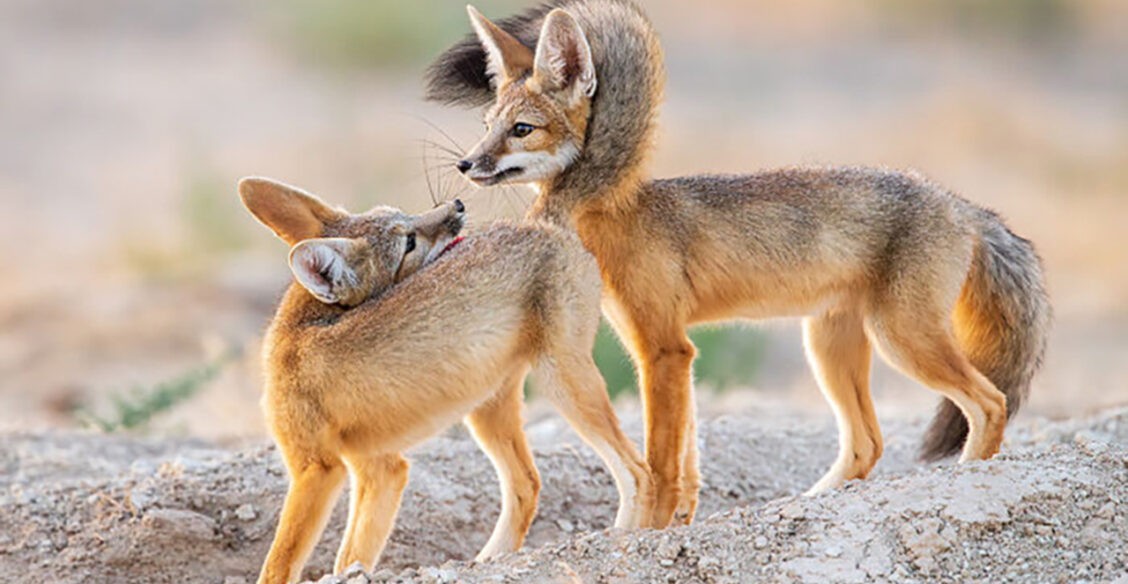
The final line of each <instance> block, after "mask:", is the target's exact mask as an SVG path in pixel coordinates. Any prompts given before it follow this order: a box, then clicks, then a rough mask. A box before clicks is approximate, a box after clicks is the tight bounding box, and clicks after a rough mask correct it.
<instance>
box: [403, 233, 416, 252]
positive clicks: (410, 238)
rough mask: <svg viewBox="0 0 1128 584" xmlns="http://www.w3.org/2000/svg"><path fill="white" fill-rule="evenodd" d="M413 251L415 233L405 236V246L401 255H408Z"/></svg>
mask: <svg viewBox="0 0 1128 584" xmlns="http://www.w3.org/2000/svg"><path fill="white" fill-rule="evenodd" d="M414 250H415V232H414V231H413V232H411V233H408V234H407V245H406V246H405V247H404V250H403V253H405V254H408V253H411V252H412V251H414Z"/></svg>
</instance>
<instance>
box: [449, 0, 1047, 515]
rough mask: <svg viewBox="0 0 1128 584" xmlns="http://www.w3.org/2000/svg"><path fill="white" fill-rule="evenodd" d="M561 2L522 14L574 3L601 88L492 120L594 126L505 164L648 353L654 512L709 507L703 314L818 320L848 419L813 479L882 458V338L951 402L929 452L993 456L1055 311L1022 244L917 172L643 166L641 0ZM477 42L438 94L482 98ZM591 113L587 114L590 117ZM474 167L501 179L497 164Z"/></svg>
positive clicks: (886, 351) (523, 22)
mask: <svg viewBox="0 0 1128 584" xmlns="http://www.w3.org/2000/svg"><path fill="white" fill-rule="evenodd" d="M557 5H558V6H560V8H556V9H554V10H552V11H551V12H548V14H547V15H543V14H542V13H539V12H533V13H530V14H529V15H527V16H525V17H522V18H520V19H515V20H512V28H513V31H514V34H520V35H521V36H522V38H525V39H526V40H527V39H528V38H530V36H531V34H532V33H530V30H535V26H536V25H537V24H538V23H539V22H542V21H543V28H542V30H541V33H540V37H541V38H545V37H546V36H547V30H548V27H549V23H550V22H553V21H556V22H560V21H562V20H564V19H565V18H566V17H567V16H569V15H570V16H571V17H573V18H574V19H575V21H576V22H578V25H579V27H580V28H581V29H582V30H583V33H584V35H582V36H579V37H576V38H575V39H574V40H573V41H571V42H587V41H590V43H591V47H590V48H591V50H592V53H593V54H594V66H595V68H596V73H597V77H598V80H599V81H598V90H597V93H596V94H595V96H594V98H593V99H586V98H585V99H581V100H579V102H576V101H575V100H574V96H575V92H574V91H573V90H571V89H568V88H564V89H556V90H552V91H545V90H544V88H543V87H541V86H539V84H536V83H529V82H520V81H510V82H507V83H505V84H503V86H502V87H501V88H500V89H499V90H498V91H497V92H496V100H495V104H494V105H493V106H492V107H491V108H490V109H489V111H488V113H487V115H486V122H487V124H489V125H490V126H491V127H495V126H502V127H505V126H507V125H509V124H512V123H514V122H515V121H518V119H519V118H520V117H521V116H526V117H534V116H540V117H545V118H550V119H556V120H557V125H564V126H568V127H576V126H583V127H586V128H587V131H586V135H585V137H584V138H583V139H582V140H578V141H577V139H576V138H575V137H574V134H571V133H560V134H558V135H557V136H556V138H555V139H554V141H555V142H558V143H572V144H573V146H574V147H575V148H578V149H579V151H580V154H579V155H578V156H577V158H576V159H575V161H574V162H573V163H572V164H570V165H569V166H568V167H567V168H565V169H564V170H562V171H561V172H559V173H556V174H552V175H549V176H543V177H541V178H539V179H537V180H534V181H531V180H527V177H523V176H520V175H517V176H506V177H504V179H505V180H506V181H507V182H532V183H534V185H535V186H536V188H537V190H538V192H539V196H538V198H537V200H536V202H535V203H534V205H533V207H532V210H531V211H530V215H531V216H533V217H538V218H544V219H548V220H551V221H554V222H556V223H559V224H562V225H567V226H570V227H572V228H574V229H575V230H576V231H577V233H578V234H579V236H580V238H581V240H582V241H583V243H584V245H585V246H586V247H587V248H588V249H589V250H590V251H591V252H592V254H593V255H595V257H596V259H597V260H598V262H599V266H600V270H601V274H602V279H603V285H604V303H603V304H604V312H605V314H606V316H607V317H608V319H609V320H610V321H611V323H612V325H613V326H614V328H615V330H616V331H617V332H618V334H619V336H620V337H621V338H622V339H623V341H624V343H625V344H626V346H627V348H628V349H629V350H630V352H631V354H632V356H633V358H634V360H635V362H636V364H637V366H638V371H639V385H640V390H641V394H642V400H643V406H644V409H645V416H646V420H645V421H646V433H647V435H646V456H647V460H648V462H649V464H650V467H651V470H652V472H653V473H654V478H655V482H656V486H657V498H656V503H655V511H654V515H653V519H654V525H655V526H658V527H661V526H665V525H666V524H668V523H670V522H671V520H672V519H673V518H675V517H676V519H677V521H679V522H688V521H690V520H691V519H692V516H693V514H694V511H695V508H696V504H697V490H698V485H699V476H698V470H697V464H696V460H697V452H696V438H695V436H694V421H693V418H694V412H693V386H692V374H691V366H692V362H693V359H694V356H695V353H696V351H695V349H694V347H693V344H692V343H691V342H690V340H689V338H688V336H687V334H686V330H687V328H688V327H689V326H691V325H693V324H697V323H703V322H712V321H722V320H731V319H761V318H770V317H787V316H792V317H804V318H805V324H804V330H805V337H806V346H807V354H808V357H809V360H810V363H811V365H812V368H813V369H814V370H815V372H816V376H817V378H818V381H819V385H820V387H821V388H822V390H823V393H824V394H825V396H826V398H827V400H828V401H829V402H830V403H831V405H832V407H833V409H834V411H835V414H836V416H837V418H838V422H839V433H840V439H839V456H838V459H837V460H836V462H835V463H834V465H833V466H832V467H831V469H830V470H829V471H828V472H827V473H826V475H825V476H824V477H823V478H822V479H821V480H819V481H818V482H817V483H816V484H815V485H814V486H813V487H812V488H811V491H809V492H810V493H815V492H819V491H822V490H825V489H829V488H834V487H836V486H838V485H840V484H841V483H842V482H844V481H847V480H851V479H860V478H864V477H865V476H866V475H868V474H869V472H870V471H871V470H872V468H873V466H874V464H876V462H877V459H878V457H880V456H881V452H882V439H881V432H880V429H879V428H878V424H877V419H876V416H875V415H874V407H873V403H872V401H871V398H870V391H869V367H870V359H871V357H870V355H871V348H876V349H877V351H878V352H879V353H880V354H881V355H882V356H883V357H884V358H885V359H886V361H888V362H889V363H890V364H892V365H894V366H895V367H897V368H898V369H900V370H901V371H902V372H904V373H906V374H907V375H909V376H911V377H914V378H916V379H917V380H919V381H920V382H922V383H923V384H925V385H927V386H929V387H931V388H933V389H935V390H936V391H938V392H939V393H941V394H942V395H943V396H944V397H945V398H947V399H948V400H950V401H949V402H946V404H947V405H946V406H945V408H946V409H942V410H941V415H940V416H938V417H937V422H936V424H934V426H933V428H932V429H931V430H930V433H929V441H928V445H927V451H926V455H928V456H938V455H944V454H946V453H947V452H948V451H950V450H951V449H952V448H959V446H960V444H963V455H962V457H961V459H962V460H978V459H984V458H989V457H991V456H993V455H994V454H995V453H996V452H997V451H998V449H999V445H1000V443H1001V441H1002V438H1003V429H1004V425H1005V423H1006V420H1007V417H1008V415H1009V414H1012V413H1013V412H1014V411H1015V409H1016V408H1017V405H1018V402H1019V401H1020V400H1021V398H1022V396H1023V395H1024V394H1025V392H1026V389H1027V387H1028V385H1029V381H1030V378H1031V377H1032V376H1033V373H1034V371H1036V369H1037V367H1038V364H1039V363H1040V361H1041V356H1042V352H1043V349H1044V346H1045V336H1046V330H1047V328H1048V325H1049V312H1050V310H1049V304H1048V300H1047V299H1046V294H1045V288H1044V283H1043V281H1042V275H1041V265H1040V262H1039V260H1038V258H1037V255H1036V254H1035V253H1034V251H1033V248H1032V246H1030V244H1029V242H1026V241H1025V240H1023V239H1021V238H1019V237H1017V236H1015V235H1014V234H1013V233H1011V232H1010V231H1009V230H1007V229H1006V227H1005V226H1004V225H1003V223H1002V221H1001V220H1000V219H999V218H998V217H997V216H995V215H994V214H992V213H990V212H988V211H985V210H983V209H981V208H978V207H976V206H975V205H973V204H971V203H969V202H968V201H966V200H964V199H961V198H959V197H957V196H955V195H953V194H951V193H949V192H948V191H946V190H944V189H942V188H940V187H939V186H937V185H934V184H932V183H931V182H929V181H927V180H925V179H924V178H923V177H920V176H918V175H915V174H911V173H899V172H891V171H885V170H880V169H866V168H828V169H820V168H808V169H804V168H797V169H784V170H777V171H769V172H762V173H758V174H753V175H747V176H697V177H683V178H678V179H670V180H657V181H647V180H645V166H646V159H647V154H648V152H649V149H650V140H651V136H652V134H653V123H652V119H653V116H654V111H655V108H656V106H657V103H658V100H659V98H660V95H661V84H662V72H661V51H660V49H659V48H658V46H657V40H656V37H655V35H654V33H653V31H652V29H651V28H650V26H649V23H648V22H647V21H646V19H645V17H644V16H643V15H642V14H641V10H640V9H639V8H638V6H637V4H635V3H633V2H630V1H629V0H561V1H560V2H558V3H557ZM562 15H563V16H562ZM503 28H504V27H501V28H497V29H496V30H502V29H503ZM496 30H495V32H494V34H499V33H497V32H496ZM500 34H510V33H509V32H506V31H504V30H502V32H501V33H500ZM554 38H555V37H554ZM539 49H540V47H539V45H538V50H539ZM486 52H487V53H489V52H490V50H489V47H487V48H486ZM494 56H495V57H498V56H497V55H494ZM474 58H475V53H474V52H473V51H471V50H469V49H467V48H466V47H465V45H459V46H456V47H455V48H454V49H452V50H451V51H450V52H449V54H448V55H446V56H444V58H443V59H442V60H440V61H439V62H438V63H437V64H436V66H435V67H433V69H432V71H431V76H432V77H431V85H432V93H433V95H437V96H438V97H439V98H440V99H442V100H444V101H449V102H457V101H460V100H464V99H465V100H466V101H474V100H477V99H478V97H479V96H480V92H479V91H478V90H477V88H475V87H464V86H463V85H465V84H463V85H460V83H461V82H460V81H458V80H456V78H455V76H454V75H451V74H450V70H452V69H457V68H464V67H468V66H469V65H470V63H472V62H473V59H474ZM500 58H502V59H504V58H505V57H504V55H500ZM511 71H512V70H511ZM511 74H512V72H511ZM546 102H548V103H551V104H552V106H551V107H548V106H545V105H544V104H545V103H546ZM585 102H588V103H585ZM589 113H590V115H589ZM585 115H589V119H588V120H587V122H586V124H585V123H582V122H581V121H579V118H580V117H581V116H585ZM544 127H545V128H546V130H545V131H550V130H548V128H551V127H553V125H552V124H551V123H546V124H545V125H544ZM496 147H497V141H496V140H495V137H494V136H492V135H487V136H485V137H484V138H483V139H482V141H481V142H480V143H479V144H478V145H477V146H475V147H474V149H473V150H472V151H471V153H470V157H472V158H474V157H477V158H481V159H489V158H490V157H491V156H492V152H493V151H494V149H495V148H496ZM472 178H476V182H479V183H480V184H492V183H491V179H490V177H489V176H485V177H482V176H478V177H472ZM996 384H999V385H998V386H996ZM951 404H954V405H955V408H958V410H956V409H955V408H953V406H952V405H951ZM953 411H955V414H954V415H953V414H952V412H953ZM965 420H966V422H965ZM961 423H965V424H966V426H965V430H964V431H963V432H964V433H966V441H965V440H964V433H961V430H960V426H959V424H961Z"/></svg>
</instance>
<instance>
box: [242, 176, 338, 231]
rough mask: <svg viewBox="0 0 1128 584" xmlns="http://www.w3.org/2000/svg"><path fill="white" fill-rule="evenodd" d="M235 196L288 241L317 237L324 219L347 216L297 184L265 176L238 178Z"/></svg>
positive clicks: (252, 213) (327, 220)
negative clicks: (284, 182) (237, 191)
mask: <svg viewBox="0 0 1128 584" xmlns="http://www.w3.org/2000/svg"><path fill="white" fill-rule="evenodd" d="M239 197H240V198H241V199H243V205H244V206H245V207H246V208H247V210H248V211H250V212H251V215H254V216H255V218H256V219H258V220H259V221H260V222H261V223H262V224H263V225H266V226H267V227H269V228H270V229H271V231H273V232H274V233H275V234H276V235H278V237H280V238H282V241H285V242H286V243H288V244H290V245H294V244H296V243H298V242H299V241H302V240H303V239H310V238H314V237H321V235H322V234H323V233H324V232H325V225H326V224H327V223H331V222H334V221H339V220H340V219H342V218H344V217H346V216H348V213H345V212H344V211H343V210H341V209H337V208H335V207H330V206H329V205H328V204H326V203H325V202H324V201H322V200H321V199H319V198H317V197H315V196H313V195H311V194H309V193H307V192H305V191H303V190H301V189H299V188H297V187H292V186H290V185H287V184H283V183H280V182H277V181H273V180H270V179H268V178H258V177H247V178H244V179H242V180H240V181H239Z"/></svg>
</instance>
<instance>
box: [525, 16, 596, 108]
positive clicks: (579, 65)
mask: <svg viewBox="0 0 1128 584" xmlns="http://www.w3.org/2000/svg"><path fill="white" fill-rule="evenodd" d="M533 79H534V80H535V81H536V82H537V83H539V84H540V86H541V87H542V88H544V89H546V90H558V91H569V90H570V91H574V92H575V95H574V96H573V97H577V98H578V97H579V96H580V95H581V94H582V95H585V96H587V97H591V96H593V95H595V86H596V81H595V63H594V62H593V61H592V57H591V46H590V45H588V41H587V36H585V35H584V31H583V29H581V28H580V24H579V23H578V22H576V19H575V18H573V17H572V15H571V14H568V13H567V12H565V11H563V10H561V9H559V8H557V9H555V10H553V11H552V12H549V13H548V16H547V17H545V19H544V26H543V27H542V28H541V33H540V40H538V41H537V52H536V56H535V58H534V64H533Z"/></svg>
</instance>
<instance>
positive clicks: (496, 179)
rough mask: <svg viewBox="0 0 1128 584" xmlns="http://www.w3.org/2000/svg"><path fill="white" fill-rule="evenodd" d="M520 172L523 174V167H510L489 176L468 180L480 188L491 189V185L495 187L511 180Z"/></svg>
mask: <svg viewBox="0 0 1128 584" xmlns="http://www.w3.org/2000/svg"><path fill="white" fill-rule="evenodd" d="M522 172H525V167H523V166H512V167H509V168H507V169H505V170H501V171H498V172H495V173H493V174H491V175H489V176H484V177H470V180H472V181H474V183H475V184H478V185H481V186H485V187H492V186H493V185H496V184H498V183H501V182H504V181H506V180H508V179H510V178H513V177H515V176H517V175H519V174H521V173H522Z"/></svg>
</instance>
